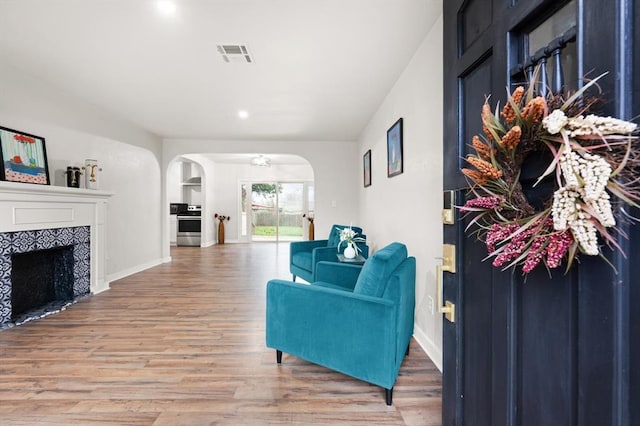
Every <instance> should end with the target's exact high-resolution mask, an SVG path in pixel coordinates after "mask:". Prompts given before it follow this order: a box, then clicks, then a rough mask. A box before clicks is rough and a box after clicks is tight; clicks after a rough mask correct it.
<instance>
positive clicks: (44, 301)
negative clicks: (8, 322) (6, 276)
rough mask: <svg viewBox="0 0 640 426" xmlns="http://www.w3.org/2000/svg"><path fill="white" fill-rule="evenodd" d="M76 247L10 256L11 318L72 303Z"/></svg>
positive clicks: (15, 319) (13, 319)
mask: <svg viewBox="0 0 640 426" xmlns="http://www.w3.org/2000/svg"><path fill="white" fill-rule="evenodd" d="M73 260H74V259H73V246H63V247H57V248H52V249H46V250H36V251H30V252H27V253H14V254H12V256H11V262H12V270H11V283H12V286H11V319H12V321H18V320H20V318H22V317H24V316H25V314H29V313H32V312H34V311H38V310H44V311H47V307H48V306H50V305H51V304H58V305H59V304H60V302H63V303H64V302H69V301H72V300H73V282H74V275H73Z"/></svg>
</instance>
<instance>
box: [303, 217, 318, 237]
mask: <svg viewBox="0 0 640 426" xmlns="http://www.w3.org/2000/svg"><path fill="white" fill-rule="evenodd" d="M302 217H304V218H306V219H307V220H308V221H309V241H313V240H314V239H315V227H314V225H313V216H312V215H311V214H306V213H305V214H303V215H302Z"/></svg>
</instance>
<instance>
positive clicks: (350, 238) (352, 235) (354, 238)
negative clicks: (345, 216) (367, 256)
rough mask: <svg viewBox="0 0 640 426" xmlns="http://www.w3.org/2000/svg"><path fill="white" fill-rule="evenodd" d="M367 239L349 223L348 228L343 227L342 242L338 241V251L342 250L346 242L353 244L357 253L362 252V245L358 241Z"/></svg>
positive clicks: (347, 244)
mask: <svg viewBox="0 0 640 426" xmlns="http://www.w3.org/2000/svg"><path fill="white" fill-rule="evenodd" d="M365 241H366V240H365V239H364V238H362V237H359V236H358V233H357V232H356V231H354V230H353V229H352V228H351V225H349V227H348V228H346V227H345V228H342V229H341V230H340V242H339V243H338V251H340V247H342V244H343V243H344V244H345V245H346V246H349V245H351V247H353V249H354V250H355V252H356V255H358V254H360V251H361V250H360V247H358V245H357V244H356V243H362V242H365Z"/></svg>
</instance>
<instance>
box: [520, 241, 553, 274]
mask: <svg viewBox="0 0 640 426" xmlns="http://www.w3.org/2000/svg"><path fill="white" fill-rule="evenodd" d="M547 241H549V236H547V235H541V236H539V237H535V238H534V239H533V243H531V247H529V252H528V253H527V258H526V259H525V261H524V265H523V266H522V272H524V273H525V274H528V273H529V272H531V271H532V270H533V268H535V267H536V266H538V264H539V263H540V261H541V260H542V257H543V256H544V254H545V249H546V247H547Z"/></svg>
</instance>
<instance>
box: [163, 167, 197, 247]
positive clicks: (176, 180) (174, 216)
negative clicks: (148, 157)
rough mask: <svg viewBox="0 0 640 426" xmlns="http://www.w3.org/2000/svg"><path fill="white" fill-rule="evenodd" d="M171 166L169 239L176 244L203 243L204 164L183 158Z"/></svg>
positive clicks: (190, 244)
mask: <svg viewBox="0 0 640 426" xmlns="http://www.w3.org/2000/svg"><path fill="white" fill-rule="evenodd" d="M172 166H173V169H172V170H170V172H171V173H170V178H171V179H172V181H173V185H170V186H172V187H173V190H170V191H169V214H170V215H169V225H170V227H169V229H170V233H169V237H170V238H169V242H170V244H171V245H175V246H191V247H200V246H201V243H202V167H201V166H200V165H199V164H198V163H196V162H192V161H189V160H187V159H183V160H181V161H175V162H174V164H173V165H172Z"/></svg>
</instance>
